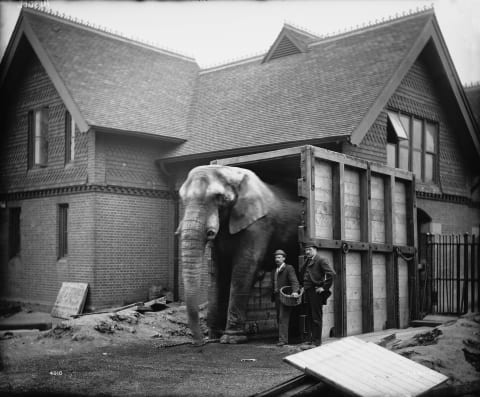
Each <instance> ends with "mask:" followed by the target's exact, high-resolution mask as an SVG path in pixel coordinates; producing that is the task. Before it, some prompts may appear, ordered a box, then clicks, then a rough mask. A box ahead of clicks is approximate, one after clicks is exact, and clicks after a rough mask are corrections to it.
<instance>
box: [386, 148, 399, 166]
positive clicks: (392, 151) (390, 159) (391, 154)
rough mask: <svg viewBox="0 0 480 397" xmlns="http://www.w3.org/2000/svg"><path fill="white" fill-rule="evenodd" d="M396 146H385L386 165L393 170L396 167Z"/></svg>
mask: <svg viewBox="0 0 480 397" xmlns="http://www.w3.org/2000/svg"><path fill="white" fill-rule="evenodd" d="M396 160H397V159H396V145H394V144H391V143H388V144H387V165H388V166H389V167H392V168H395V167H396V166H397V161H396Z"/></svg>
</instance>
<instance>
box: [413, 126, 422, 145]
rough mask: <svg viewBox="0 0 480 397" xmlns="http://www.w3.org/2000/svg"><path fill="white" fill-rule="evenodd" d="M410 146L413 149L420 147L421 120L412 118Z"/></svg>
mask: <svg viewBox="0 0 480 397" xmlns="http://www.w3.org/2000/svg"><path fill="white" fill-rule="evenodd" d="M412 135H413V136H412V147H413V148H414V149H421V148H422V121H421V120H418V119H413V134H412Z"/></svg>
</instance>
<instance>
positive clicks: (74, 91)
mask: <svg viewBox="0 0 480 397" xmlns="http://www.w3.org/2000/svg"><path fill="white" fill-rule="evenodd" d="M22 35H25V36H26V37H27V39H28V40H29V42H30V44H31V46H32V47H33V50H34V51H35V53H36V55H37V57H38V58H39V59H40V61H41V62H42V64H43V66H44V68H45V70H46V71H47V73H48V74H49V76H50V78H51V79H52V81H53V83H54V85H55V86H56V88H57V90H58V91H59V93H60V95H61V96H62V98H63V100H64V101H65V103H66V105H67V107H68V108H69V110H70V112H71V113H72V115H73V117H74V118H75V121H76V122H77V124H79V126H80V128H82V127H83V129H85V130H86V129H88V128H89V127H95V128H96V129H100V130H102V129H103V130H105V131H128V132H129V133H132V134H134V133H139V134H148V135H150V136H158V137H163V138H165V139H170V140H173V141H177V142H181V141H183V140H184V139H185V138H186V135H187V131H186V128H187V120H188V110H189V106H190V100H191V93H192V92H193V88H194V84H195V80H196V77H197V75H198V70H199V68H198V65H197V63H196V62H195V60H194V59H192V58H190V57H187V56H184V55H181V54H177V53H174V52H171V51H166V50H162V49H159V48H156V47H153V46H151V45H147V44H144V43H141V42H138V41H135V40H131V39H127V38H125V37H122V36H120V35H116V34H114V33H110V32H107V31H104V30H100V29H98V28H93V27H91V26H88V25H86V24H83V23H80V22H78V21H74V20H71V19H66V18H64V17H62V16H60V15H58V14H54V13H50V12H45V11H40V10H38V9H34V8H22V11H21V14H20V18H19V21H18V23H17V26H16V31H15V32H14V36H17V38H16V40H18V39H19V37H20V36H22ZM11 45H13V46H14V45H15V37H14V39H13V41H12V42H11ZM7 51H8V50H7ZM2 77H4V76H2Z"/></svg>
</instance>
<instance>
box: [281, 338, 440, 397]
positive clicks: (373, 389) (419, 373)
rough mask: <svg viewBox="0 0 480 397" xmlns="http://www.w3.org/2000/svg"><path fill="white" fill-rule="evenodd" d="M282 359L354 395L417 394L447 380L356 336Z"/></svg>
mask: <svg viewBox="0 0 480 397" xmlns="http://www.w3.org/2000/svg"><path fill="white" fill-rule="evenodd" d="M284 361H286V362H287V363H289V364H290V365H292V366H294V367H296V368H298V369H300V370H302V371H304V372H305V373H306V374H308V375H312V376H315V377H316V378H317V379H320V380H321V381H324V382H325V383H328V384H330V385H332V386H333V387H335V388H338V389H339V390H342V391H344V392H347V393H348V394H351V395H355V396H368V397H370V396H372V397H373V396H392V397H393V396H418V395H420V394H423V393H425V392H427V391H428V390H430V389H432V388H433V387H435V386H437V385H439V384H441V383H443V382H445V381H446V380H447V379H448V377H447V376H445V375H443V374H441V373H439V372H436V371H433V370H431V369H430V368H427V367H425V366H423V365H421V364H418V363H416V362H414V361H412V360H409V359H408V358H405V357H403V356H401V355H399V354H397V353H393V352H391V351H389V350H387V349H384V348H383V347H380V346H378V345H376V344H375V343H370V342H364V341H362V340H361V339H359V338H356V337H348V338H343V339H341V340H339V341H336V342H332V343H329V344H327V345H324V346H319V347H316V348H313V349H310V350H306V351H303V352H300V353H296V354H292V355H290V356H287V357H285V358H284Z"/></svg>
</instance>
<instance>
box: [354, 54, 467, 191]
mask: <svg viewBox="0 0 480 397" xmlns="http://www.w3.org/2000/svg"><path fill="white" fill-rule="evenodd" d="M441 98H442V93H440V92H438V89H436V87H435V82H434V81H433V78H432V77H431V75H430V71H429V69H428V67H427V65H426V63H425V61H424V60H423V58H422V56H420V58H419V59H418V60H417V61H416V62H415V64H414V65H413V67H412V68H411V70H410V71H409V72H408V73H407V75H406V76H405V78H404V79H403V80H402V83H401V84H400V86H399V88H398V89H397V91H396V92H395V94H394V95H393V96H392V97H391V98H390V100H389V102H388V104H387V108H391V109H394V110H400V111H403V112H406V113H408V114H412V115H414V116H417V117H419V118H424V119H427V120H431V121H434V122H437V123H439V126H440V138H439V149H440V184H439V186H438V187H437V189H433V187H428V186H421V183H418V184H417V188H418V189H422V190H426V191H430V190H431V191H434V190H437V191H438V188H440V187H441V190H442V191H443V193H446V194H452V195H460V196H464V197H465V196H466V197H469V196H470V192H469V176H470V175H469V171H468V164H466V162H465V161H464V159H463V158H462V149H461V147H460V144H459V142H458V139H457V138H456V128H457V126H456V125H455V124H454V123H453V122H452V118H451V117H448V115H449V113H451V110H450V109H449V108H448V107H447V106H446V105H445V103H443V102H442V100H441ZM386 131H387V114H386V109H385V110H384V111H382V112H381V114H380V115H379V116H378V118H377V120H376V121H375V123H374V124H373V126H372V127H371V128H370V130H369V131H368V133H367V134H366V136H365V138H364V140H363V141H362V143H361V144H360V145H359V146H358V147H351V146H348V145H346V147H345V153H347V154H350V155H353V156H356V157H360V158H363V159H366V160H371V161H377V162H378V161H379V162H382V163H385V162H386Z"/></svg>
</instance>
